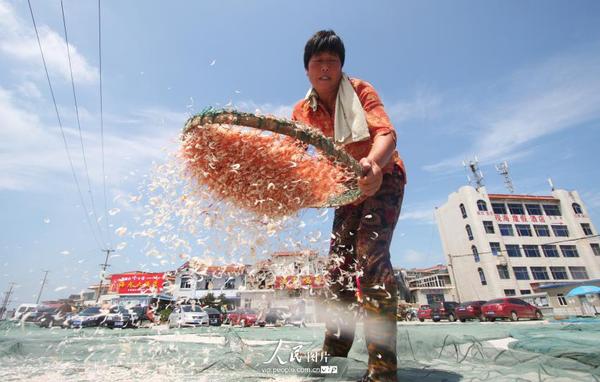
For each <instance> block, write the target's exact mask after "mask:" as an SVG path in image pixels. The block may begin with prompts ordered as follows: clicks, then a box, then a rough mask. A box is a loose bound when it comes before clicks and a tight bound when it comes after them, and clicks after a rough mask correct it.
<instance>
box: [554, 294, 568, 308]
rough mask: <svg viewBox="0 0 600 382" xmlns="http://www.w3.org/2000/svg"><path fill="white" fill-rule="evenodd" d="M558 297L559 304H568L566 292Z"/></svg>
mask: <svg viewBox="0 0 600 382" xmlns="http://www.w3.org/2000/svg"><path fill="white" fill-rule="evenodd" d="M556 297H557V298H558V305H562V306H567V299H566V298H565V295H564V294H562V293H559V294H557V295H556Z"/></svg>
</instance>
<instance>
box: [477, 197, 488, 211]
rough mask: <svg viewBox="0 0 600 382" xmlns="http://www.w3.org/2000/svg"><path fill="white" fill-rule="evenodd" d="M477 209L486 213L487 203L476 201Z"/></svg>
mask: <svg viewBox="0 0 600 382" xmlns="http://www.w3.org/2000/svg"><path fill="white" fill-rule="evenodd" d="M477 209H478V210H479V211H487V203H486V202H485V201H483V200H481V199H480V200H478V201H477Z"/></svg>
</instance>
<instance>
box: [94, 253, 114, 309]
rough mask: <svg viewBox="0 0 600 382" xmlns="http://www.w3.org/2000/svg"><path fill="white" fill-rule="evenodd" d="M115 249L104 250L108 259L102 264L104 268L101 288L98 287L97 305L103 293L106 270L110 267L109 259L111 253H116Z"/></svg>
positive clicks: (101, 276) (101, 275)
mask: <svg viewBox="0 0 600 382" xmlns="http://www.w3.org/2000/svg"><path fill="white" fill-rule="evenodd" d="M114 251H115V250H114V249H103V250H102V252H106V258H105V259H104V263H102V264H100V266H101V267H102V273H101V274H100V286H99V287H98V293H97V294H96V303H98V300H100V293H102V284H103V283H104V275H105V273H106V268H108V267H110V265H108V257H109V256H110V253H111V252H114Z"/></svg>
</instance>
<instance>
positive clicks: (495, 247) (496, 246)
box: [490, 243, 502, 256]
mask: <svg viewBox="0 0 600 382" xmlns="http://www.w3.org/2000/svg"><path fill="white" fill-rule="evenodd" d="M490 248H491V250H492V255H494V256H498V255H499V254H500V252H501V251H502V250H501V249H500V243H490Z"/></svg>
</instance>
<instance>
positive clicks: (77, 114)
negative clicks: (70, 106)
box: [60, 0, 108, 238]
mask: <svg viewBox="0 0 600 382" xmlns="http://www.w3.org/2000/svg"><path fill="white" fill-rule="evenodd" d="M60 10H61V13H62V22H63V28H64V30H65V43H66V45H67V58H68V61H69V73H70V75H71V89H72V90H73V102H74V104H75V115H76V117H77V128H78V130H79V141H80V142H81V155H82V157H83V165H84V168H85V175H86V178H87V185H88V194H89V197H90V203H91V206H92V213H93V214H94V216H95V217H96V218H95V219H94V220H95V222H96V226H97V227H98V232H99V235H100V238H102V229H101V228H100V224H99V223H98V214H97V213H96V204H95V203H94V195H93V193H92V184H91V182H90V173H89V170H88V164H87V159H86V155H85V147H84V145H83V134H82V133H81V122H80V119H79V106H78V104H77V93H76V92H75V81H74V79H73V67H72V65H71V50H70V49H69V35H68V33H67V22H66V20H65V9H64V6H63V0H60ZM107 234H108V233H107Z"/></svg>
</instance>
